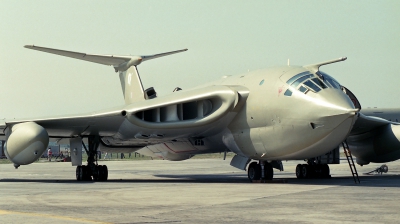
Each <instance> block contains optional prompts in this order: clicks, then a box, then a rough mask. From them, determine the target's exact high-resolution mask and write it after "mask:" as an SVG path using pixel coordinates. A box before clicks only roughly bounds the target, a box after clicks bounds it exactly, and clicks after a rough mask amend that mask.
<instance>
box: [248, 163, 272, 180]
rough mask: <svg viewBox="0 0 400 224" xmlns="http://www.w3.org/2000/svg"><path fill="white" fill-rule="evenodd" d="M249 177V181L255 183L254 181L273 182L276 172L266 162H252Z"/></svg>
mask: <svg viewBox="0 0 400 224" xmlns="http://www.w3.org/2000/svg"><path fill="white" fill-rule="evenodd" d="M247 176H248V177H249V180H250V181H251V182H253V181H254V180H261V179H262V180H272V178H273V177H274V170H273V169H272V165H271V164H270V163H267V162H265V161H260V162H259V163H257V162H252V163H250V165H249V167H248V168H247Z"/></svg>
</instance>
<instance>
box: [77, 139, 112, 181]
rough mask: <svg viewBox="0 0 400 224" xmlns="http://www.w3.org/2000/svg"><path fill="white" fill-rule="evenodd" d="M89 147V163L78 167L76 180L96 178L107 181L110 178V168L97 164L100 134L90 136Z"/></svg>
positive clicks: (87, 152) (96, 179) (95, 179)
mask: <svg viewBox="0 0 400 224" xmlns="http://www.w3.org/2000/svg"><path fill="white" fill-rule="evenodd" d="M88 143H89V149H87V148H86V146H85V144H84V143H83V142H82V145H83V147H84V148H85V151H86V154H87V155H88V159H87V165H82V166H77V167H76V180H78V181H82V180H94V181H106V180H107V178H108V169H107V166H105V165H98V164H97V148H98V147H99V144H100V137H99V136H89V137H88Z"/></svg>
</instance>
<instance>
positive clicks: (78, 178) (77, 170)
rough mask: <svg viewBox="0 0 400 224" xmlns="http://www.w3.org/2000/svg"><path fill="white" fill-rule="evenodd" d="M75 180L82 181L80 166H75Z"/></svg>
mask: <svg viewBox="0 0 400 224" xmlns="http://www.w3.org/2000/svg"><path fill="white" fill-rule="evenodd" d="M76 180H77V181H82V180H83V170H82V166H77V167H76Z"/></svg>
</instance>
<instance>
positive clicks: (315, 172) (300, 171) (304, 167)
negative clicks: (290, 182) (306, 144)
mask: <svg viewBox="0 0 400 224" xmlns="http://www.w3.org/2000/svg"><path fill="white" fill-rule="evenodd" d="M296 177H297V178H298V179H303V178H304V179H305V178H330V177H331V175H330V170H329V166H328V164H297V166H296Z"/></svg>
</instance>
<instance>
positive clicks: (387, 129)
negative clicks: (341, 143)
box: [347, 113, 400, 165]
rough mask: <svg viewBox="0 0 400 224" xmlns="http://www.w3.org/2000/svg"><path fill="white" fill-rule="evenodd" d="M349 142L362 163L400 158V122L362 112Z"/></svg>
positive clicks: (358, 161) (358, 160)
mask: <svg viewBox="0 0 400 224" xmlns="http://www.w3.org/2000/svg"><path fill="white" fill-rule="evenodd" d="M347 143H348V145H349V147H350V150H351V152H352V154H353V155H354V156H355V157H356V161H357V163H358V164H360V165H366V164H368V163H370V162H375V163H382V162H389V161H394V160H397V159H399V157H400V153H399V150H398V149H399V148H400V123H397V122H392V121H389V120H386V119H383V118H380V117H374V116H366V115H364V114H362V113H360V116H359V117H358V119H357V121H356V123H355V124H354V126H353V129H352V130H351V132H350V135H349V136H348V137H347Z"/></svg>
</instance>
